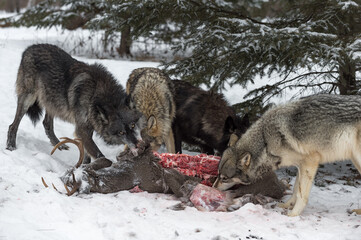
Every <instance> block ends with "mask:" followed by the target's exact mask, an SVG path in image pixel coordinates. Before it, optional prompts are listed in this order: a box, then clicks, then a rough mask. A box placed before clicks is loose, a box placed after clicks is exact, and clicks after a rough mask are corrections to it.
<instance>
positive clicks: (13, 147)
mask: <svg viewBox="0 0 361 240" xmlns="http://www.w3.org/2000/svg"><path fill="white" fill-rule="evenodd" d="M6 149H7V150H9V151H14V150H15V149H16V147H15V146H11V145H8V146H6Z"/></svg>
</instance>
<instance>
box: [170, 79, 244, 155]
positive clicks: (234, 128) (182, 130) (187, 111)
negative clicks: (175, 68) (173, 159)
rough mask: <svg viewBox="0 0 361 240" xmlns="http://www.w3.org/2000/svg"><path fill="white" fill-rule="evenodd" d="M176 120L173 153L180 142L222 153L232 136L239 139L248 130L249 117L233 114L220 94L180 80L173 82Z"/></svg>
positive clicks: (205, 150)
mask: <svg viewBox="0 0 361 240" xmlns="http://www.w3.org/2000/svg"><path fill="white" fill-rule="evenodd" d="M173 85H174V88H175V96H174V99H175V102H176V117H175V120H174V122H173V126H172V127H173V133H174V139H175V148H176V152H180V153H181V152H182V148H181V146H182V141H184V142H186V143H188V144H194V145H198V146H200V147H201V149H202V152H204V153H207V154H214V149H216V150H217V151H218V152H219V153H222V152H223V151H224V150H225V149H226V148H227V144H228V142H229V139H230V136H231V135H232V134H237V135H238V136H240V135H241V134H242V133H244V132H245V131H246V129H247V128H248V127H249V120H248V116H247V115H245V116H244V117H243V118H241V117H239V116H237V115H236V113H235V112H234V110H233V109H232V108H231V107H230V106H229V104H228V102H227V101H226V100H225V99H224V96H223V95H222V94H218V93H214V92H212V91H205V90H202V89H200V88H198V87H195V86H193V85H191V84H190V83H188V82H185V81H182V80H173Z"/></svg>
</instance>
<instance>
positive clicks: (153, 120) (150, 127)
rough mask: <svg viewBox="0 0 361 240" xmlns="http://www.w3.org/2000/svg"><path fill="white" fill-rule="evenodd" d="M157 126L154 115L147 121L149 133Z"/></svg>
mask: <svg viewBox="0 0 361 240" xmlns="http://www.w3.org/2000/svg"><path fill="white" fill-rule="evenodd" d="M156 125H157V119H156V118H155V117H154V116H153V115H152V116H150V117H149V118H148V121H147V128H148V131H149V130H151V129H152V128H154V127H155V126H156Z"/></svg>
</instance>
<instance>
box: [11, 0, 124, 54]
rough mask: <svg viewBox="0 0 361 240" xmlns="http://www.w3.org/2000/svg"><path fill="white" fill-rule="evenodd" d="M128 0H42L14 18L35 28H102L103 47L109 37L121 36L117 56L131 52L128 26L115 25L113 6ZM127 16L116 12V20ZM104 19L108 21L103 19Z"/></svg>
mask: <svg viewBox="0 0 361 240" xmlns="http://www.w3.org/2000/svg"><path fill="white" fill-rule="evenodd" d="M123 2H127V1H111V0H110V1H106V0H86V1H85V0H83V1H81V0H44V1H41V2H40V3H38V4H36V5H34V6H33V7H31V8H29V9H28V10H27V11H25V12H24V13H23V14H22V15H21V17H20V18H19V19H18V20H16V21H15V25H22V26H27V27H29V26H37V27H38V28H50V27H52V26H55V25H57V26H61V27H63V28H65V29H68V30H74V29H76V28H79V27H82V28H87V29H90V30H94V31H97V30H105V31H104V45H105V46H104V49H106V45H107V43H108V42H109V41H110V39H113V38H118V36H119V32H120V33H121V39H120V44H119V48H117V50H118V53H119V54H120V56H122V57H123V56H130V55H131V53H130V47H131V38H130V33H129V26H125V25H124V24H123V25H122V26H121V27H117V28H116V30H117V31H116V32H114V31H113V30H114V29H115V27H114V25H117V23H116V22H114V16H112V14H115V12H114V9H113V8H116V7H117V6H118V5H120V4H122V3H123ZM123 17H124V18H126V15H124V16H120V15H119V14H117V17H116V18H117V20H119V19H121V18H123ZM105 19H106V20H107V21H105Z"/></svg>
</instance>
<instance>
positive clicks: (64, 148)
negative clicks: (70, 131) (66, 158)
mask: <svg viewBox="0 0 361 240" xmlns="http://www.w3.org/2000/svg"><path fill="white" fill-rule="evenodd" d="M58 149H59V150H69V146H68V145H66V144H63V145H61V146H59V147H58Z"/></svg>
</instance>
